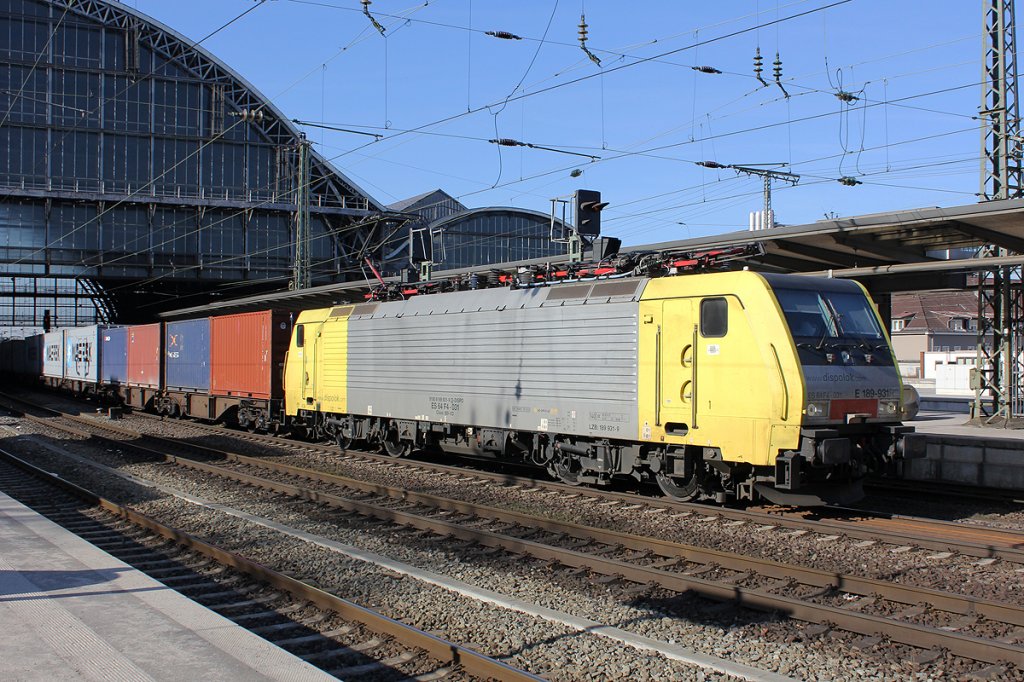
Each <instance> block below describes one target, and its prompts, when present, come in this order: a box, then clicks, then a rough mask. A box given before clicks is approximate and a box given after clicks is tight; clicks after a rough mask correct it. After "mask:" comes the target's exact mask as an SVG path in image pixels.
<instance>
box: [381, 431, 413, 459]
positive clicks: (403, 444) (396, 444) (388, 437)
mask: <svg viewBox="0 0 1024 682" xmlns="http://www.w3.org/2000/svg"><path fill="white" fill-rule="evenodd" d="M381 444H382V445H383V446H384V452H386V453H387V454H389V455H391V456H392V457H405V456H406V455H408V454H409V453H410V452H412V444H411V443H409V442H408V441H403V440H402V439H401V438H399V436H398V427H397V426H394V425H391V426H388V427H387V430H386V431H385V432H384V436H383V437H382V438H381Z"/></svg>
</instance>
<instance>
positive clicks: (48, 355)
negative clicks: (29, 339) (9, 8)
mask: <svg viewBox="0 0 1024 682" xmlns="http://www.w3.org/2000/svg"><path fill="white" fill-rule="evenodd" d="M43 376H44V377H53V378H54V379H63V378H64V332H63V330H57V331H55V332H46V333H45V334H43Z"/></svg>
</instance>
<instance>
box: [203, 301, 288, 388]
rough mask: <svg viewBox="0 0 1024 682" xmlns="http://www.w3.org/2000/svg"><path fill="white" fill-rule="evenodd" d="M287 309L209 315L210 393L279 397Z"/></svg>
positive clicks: (286, 340) (286, 338)
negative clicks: (216, 315)
mask: <svg viewBox="0 0 1024 682" xmlns="http://www.w3.org/2000/svg"><path fill="white" fill-rule="evenodd" d="M290 339H291V316H290V315H289V313H282V312H274V311H270V310H267V311H262V312H258V313H240V314H238V315H223V316H221V317H213V318H210V393H212V394H213V395H222V396H237V397H241V398H261V399H270V398H281V397H283V396H284V390H283V387H282V376H281V375H282V372H283V371H284V355H285V352H287V350H288V343H289V341H290Z"/></svg>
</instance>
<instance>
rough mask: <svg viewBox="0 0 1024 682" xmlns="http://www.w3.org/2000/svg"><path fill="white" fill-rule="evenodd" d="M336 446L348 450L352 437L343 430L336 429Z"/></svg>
mask: <svg viewBox="0 0 1024 682" xmlns="http://www.w3.org/2000/svg"><path fill="white" fill-rule="evenodd" d="M337 441H338V447H339V448H341V449H342V450H348V449H349V448H350V447H352V439H351V438H349V437H348V436H346V435H345V432H344V431H343V430H339V431H338V435H337Z"/></svg>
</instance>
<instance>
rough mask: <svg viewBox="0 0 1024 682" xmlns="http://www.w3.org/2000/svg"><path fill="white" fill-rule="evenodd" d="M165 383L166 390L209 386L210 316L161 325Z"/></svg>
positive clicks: (207, 387)
mask: <svg viewBox="0 0 1024 682" xmlns="http://www.w3.org/2000/svg"><path fill="white" fill-rule="evenodd" d="M164 377H165V380H164V383H165V385H166V386H167V389H168V390H172V391H173V390H186V391H209V390H210V319H209V318H203V319H201V320H184V321H181V322H168V323H167V324H166V325H164Z"/></svg>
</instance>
